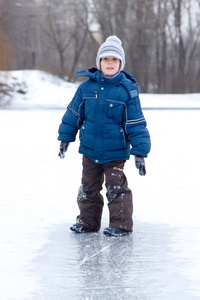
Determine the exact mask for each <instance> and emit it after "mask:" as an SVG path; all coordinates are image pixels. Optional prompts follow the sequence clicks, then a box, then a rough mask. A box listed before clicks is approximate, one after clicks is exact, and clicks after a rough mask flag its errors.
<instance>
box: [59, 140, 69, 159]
mask: <svg viewBox="0 0 200 300" xmlns="http://www.w3.org/2000/svg"><path fill="white" fill-rule="evenodd" d="M68 146H69V143H67V142H61V143H60V152H59V154H58V156H60V158H65V152H66V151H67V148H68Z"/></svg>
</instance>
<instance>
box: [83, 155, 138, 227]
mask: <svg viewBox="0 0 200 300" xmlns="http://www.w3.org/2000/svg"><path fill="white" fill-rule="evenodd" d="M124 164H125V161H123V160H118V161H111V162H108V163H105V164H95V163H94V162H93V161H92V160H90V159H89V158H88V157H86V156H83V171H82V182H81V183H82V185H81V187H80V188H79V193H78V198H77V202H78V206H79V209H80V215H79V216H78V217H77V223H80V224H82V225H83V226H84V227H86V228H88V229H96V230H99V229H100V226H101V216H102V210H103V205H104V201H103V196H102V195H101V194H100V191H101V190H102V188H103V187H102V185H103V182H104V177H105V186H106V189H107V193H106V196H107V199H108V208H109V213H110V223H109V226H110V227H116V228H120V229H125V230H129V231H132V227H133V220H132V214H133V201H132V192H131V190H130V189H129V188H128V186H127V185H128V183H127V179H126V176H125V174H124V172H123V168H124Z"/></svg>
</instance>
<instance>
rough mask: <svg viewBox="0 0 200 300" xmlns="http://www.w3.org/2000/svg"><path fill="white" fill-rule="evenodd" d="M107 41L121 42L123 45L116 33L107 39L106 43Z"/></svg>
mask: <svg viewBox="0 0 200 300" xmlns="http://www.w3.org/2000/svg"><path fill="white" fill-rule="evenodd" d="M107 42H114V43H117V44H119V45H120V46H121V45H122V41H121V40H120V39H119V38H118V37H117V36H116V35H111V36H109V37H108V38H107V39H106V43H107Z"/></svg>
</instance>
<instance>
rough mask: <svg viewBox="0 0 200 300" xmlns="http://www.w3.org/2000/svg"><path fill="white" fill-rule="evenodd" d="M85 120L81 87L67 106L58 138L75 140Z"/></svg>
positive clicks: (68, 140)
mask: <svg viewBox="0 0 200 300" xmlns="http://www.w3.org/2000/svg"><path fill="white" fill-rule="evenodd" d="M83 121H84V101H83V99H82V92H81V87H80V86H79V88H78V89H77V91H76V93H75V95H74V98H73V99H72V101H71V102H70V104H69V105H68V107H67V110H66V112H65V114H64V116H63V118H62V123H61V124H60V126H59V130H58V134H59V135H58V140H59V141H63V142H68V143H70V142H74V141H75V139H76V134H77V132H78V129H79V128H80V127H81V125H82V123H83Z"/></svg>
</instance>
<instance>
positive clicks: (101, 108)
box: [58, 36, 150, 236]
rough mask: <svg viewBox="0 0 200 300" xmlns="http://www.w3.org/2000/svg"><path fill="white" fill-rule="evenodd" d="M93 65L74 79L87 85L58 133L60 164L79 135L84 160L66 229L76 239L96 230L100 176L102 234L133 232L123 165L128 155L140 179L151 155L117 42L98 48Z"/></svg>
mask: <svg viewBox="0 0 200 300" xmlns="http://www.w3.org/2000/svg"><path fill="white" fill-rule="evenodd" d="M96 65H97V68H91V69H88V70H85V71H82V72H79V73H77V74H76V75H77V76H87V77H88V78H89V79H88V80H86V81H84V82H83V83H82V84H81V85H80V86H79V87H78V89H77V91H76V94H75V96H74V98H73V99H72V101H71V103H70V104H69V105H68V108H67V111H66V112H65V114H64V116H63V118H62V123H61V125H60V127H59V136H58V140H60V141H61V144H60V153H59V156H60V158H64V155H65V154H64V153H65V152H66V151H67V148H68V145H69V143H70V142H73V141H75V137H76V134H77V132H78V130H79V138H80V147H79V153H81V154H83V171H82V184H81V187H80V189H79V193H78V198H77V202H78V206H79V209H80V215H79V216H78V217H77V220H76V224H74V225H73V226H72V227H71V228H70V229H71V230H72V231H74V232H77V233H86V232H96V231H98V230H99V229H100V226H101V216H102V210H103V205H104V202H103V197H102V195H101V194H100V191H101V190H102V184H103V181H104V176H105V186H106V188H107V193H106V196H107V199H108V207H109V212H110V224H109V227H107V228H105V229H104V231H103V232H104V234H106V235H108V236H122V235H127V234H129V233H131V232H132V230H133V220H132V213H133V203H132V193H131V190H130V189H129V188H128V183H127V179H126V176H125V174H124V172H123V168H124V164H125V161H126V160H128V159H129V158H130V154H132V155H134V156H135V164H136V167H137V168H138V169H139V173H140V175H145V174H146V169H145V162H144V157H147V154H148V153H149V151H150V136H149V132H148V130H147V128H146V121H145V119H144V116H143V113H142V110H141V106H140V100H139V95H138V89H137V82H136V80H135V79H134V78H133V77H132V76H131V75H130V74H129V73H127V72H125V71H123V69H124V65H125V54H124V50H123V48H122V43H121V40H120V39H119V38H118V37H116V36H110V37H108V38H107V39H106V41H105V43H103V44H102V45H101V47H100V48H99V50H98V53H97V58H96ZM130 146H131V147H130ZM130 148H131V149H130Z"/></svg>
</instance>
